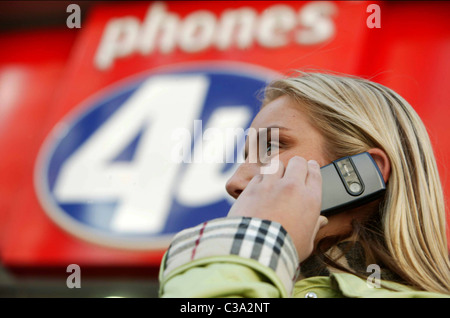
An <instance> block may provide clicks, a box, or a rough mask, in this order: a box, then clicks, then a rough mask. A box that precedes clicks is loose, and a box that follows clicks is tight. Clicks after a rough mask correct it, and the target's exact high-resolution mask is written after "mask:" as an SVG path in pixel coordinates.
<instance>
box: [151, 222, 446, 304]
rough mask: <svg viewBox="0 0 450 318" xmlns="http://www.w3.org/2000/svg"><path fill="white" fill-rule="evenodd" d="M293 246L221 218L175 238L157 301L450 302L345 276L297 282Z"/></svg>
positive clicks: (268, 229) (263, 229)
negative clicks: (365, 299)
mask: <svg viewBox="0 0 450 318" xmlns="http://www.w3.org/2000/svg"><path fill="white" fill-rule="evenodd" d="M299 273H300V268H299V266H298V258H297V252H296V250H295V247H294V245H293V243H292V241H291V239H290V237H289V235H287V233H286V231H285V230H284V229H283V228H282V227H281V225H280V224H278V223H276V222H270V221H266V220H260V219H256V218H223V219H217V220H213V221H209V222H205V223H203V224H200V225H199V226H196V227H194V228H191V229H187V230H184V231H182V232H180V233H179V234H177V235H176V236H175V238H174V240H173V241H172V244H171V246H170V247H169V249H168V251H167V252H166V254H165V256H164V259H163V261H162V264H161V268H160V275H159V280H160V291H159V293H160V297H171V298H175V297H186V298H194V297H199V298H206V297H208V298H209V297H248V298H278V297H301V298H304V297H318V298H337V297H352V298H353V297H370V298H375V297H382V298H391V297H401V298H410V297H449V295H443V294H437V293H429V292H424V291H417V290H414V289H413V288H411V287H408V286H405V285H401V284H398V283H394V282H389V281H382V282H381V284H379V285H374V284H373V283H372V282H368V281H366V280H365V279H362V278H360V277H358V276H355V275H352V274H348V273H331V274H330V275H329V276H315V277H310V278H304V279H301V280H298V279H297V278H298V276H299Z"/></svg>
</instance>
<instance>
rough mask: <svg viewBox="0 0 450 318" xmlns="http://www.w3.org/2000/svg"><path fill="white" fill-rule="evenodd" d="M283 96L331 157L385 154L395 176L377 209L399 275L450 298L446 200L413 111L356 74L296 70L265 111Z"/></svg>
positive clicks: (270, 96) (269, 93) (276, 88)
mask: <svg viewBox="0 0 450 318" xmlns="http://www.w3.org/2000/svg"><path fill="white" fill-rule="evenodd" d="M282 95H287V96H290V97H291V98H293V99H294V100H295V101H297V102H298V104H299V105H302V107H306V110H307V113H308V114H309V115H310V119H311V122H312V123H313V124H314V125H315V126H316V127H317V128H318V129H319V130H320V131H321V132H322V134H323V136H324V137H325V138H324V139H325V140H326V143H327V145H326V147H325V149H326V151H327V156H328V158H332V160H334V159H337V158H340V157H344V156H349V155H354V154H357V153H360V152H364V151H367V150H368V149H370V148H380V149H382V150H384V152H385V153H386V154H387V156H388V158H389V160H390V164H391V174H390V177H389V180H388V183H387V189H386V194H385V196H384V199H383V202H382V203H381V204H380V213H381V214H380V220H381V231H382V233H383V239H384V242H383V245H384V246H385V247H386V249H387V251H388V254H389V255H390V257H391V258H392V261H393V262H395V264H396V266H395V267H396V271H397V273H396V274H398V275H399V276H401V277H402V278H403V279H404V280H405V281H406V282H407V283H408V284H410V285H412V286H414V287H416V288H419V289H421V290H426V291H434V292H441V293H449V290H450V262H449V257H448V246H447V238H446V233H445V231H446V215H445V204H444V195H443V191H442V186H441V182H440V178H439V173H438V170H437V166H436V160H435V157H434V154H433V149H432V146H431V142H430V139H429V137H428V133H427V131H426V129H425V127H424V125H423V123H422V121H421V119H420V118H419V116H418V115H417V113H416V112H415V111H414V109H413V108H412V107H411V106H410V105H409V104H408V102H407V101H406V100H405V99H403V98H402V97H401V96H400V95H398V94H397V93H396V92H394V91H393V90H391V89H389V88H387V87H385V86H383V85H381V84H378V83H374V82H372V81H369V80H366V79H362V78H358V77H354V76H340V75H333V74H325V73H307V72H299V76H295V77H289V78H285V79H280V80H276V81H274V82H272V83H271V84H270V85H269V86H268V87H267V88H266V90H265V97H264V98H265V99H264V101H263V106H264V105H266V104H267V103H268V102H270V101H272V100H274V99H276V98H277V97H279V96H282ZM399 272H400V273H399Z"/></svg>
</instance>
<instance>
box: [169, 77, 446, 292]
mask: <svg viewBox="0 0 450 318" xmlns="http://www.w3.org/2000/svg"><path fill="white" fill-rule="evenodd" d="M251 127H253V128H255V129H259V128H268V129H271V128H274V127H276V128H278V132H279V138H278V139H279V142H276V141H271V140H270V139H269V140H268V143H267V144H268V149H267V155H268V156H270V157H272V158H273V160H272V164H273V163H274V162H276V163H278V169H277V170H276V171H275V173H271V174H264V173H263V174H261V167H262V165H263V163H261V162H256V163H255V162H250V161H249V160H248V158H247V160H246V162H245V163H243V164H242V165H241V166H240V167H239V168H238V170H237V171H236V173H235V174H234V175H233V176H232V178H231V179H230V180H229V181H228V183H227V185H226V188H227V191H228V193H229V194H230V195H231V196H233V197H234V198H236V202H235V203H234V205H233V206H232V208H231V210H230V212H229V214H228V217H227V218H222V219H216V220H212V221H210V222H205V223H203V224H200V225H199V226H197V227H194V228H191V229H187V230H184V231H182V232H180V233H179V234H177V236H176V237H175V238H174V240H173V241H172V244H171V247H170V248H169V250H168V252H167V253H166V255H165V258H164V260H163V263H162V266H161V272H160V282H161V288H160V295H161V296H162V297H228V296H242V297H291V296H293V297H380V296H381V297H421V296H423V297H427V296H428V297H436V296H446V295H449V294H450V263H449V257H448V250H447V248H448V247H447V241H446V235H445V230H446V225H445V221H446V220H445V206H444V198H443V191H442V188H441V184H440V180H439V175H438V171H437V167H436V162H435V158H434V155H433V150H432V147H431V143H430V140H429V138H428V135H427V132H426V129H425V128H424V126H423V124H422V122H421V120H420V118H419V117H418V115H417V114H416V113H415V111H414V110H413V108H412V107H411V106H410V105H409V104H408V103H407V102H406V101H405V100H404V99H403V98H402V97H401V96H399V95H398V94H397V93H395V92H394V91H392V90H391V89H389V88H386V87H384V86H382V85H380V84H377V83H374V82H371V81H368V80H365V79H361V78H356V77H343V76H337V75H329V74H320V73H303V72H301V73H300V74H299V76H296V77H292V78H286V79H281V80H277V81H275V82H273V83H272V84H271V85H269V86H268V87H267V88H266V91H265V99H264V101H263V104H262V108H261V110H260V112H259V113H258V115H257V116H256V117H255V119H254V121H253V123H252V126H251ZM247 148H248V145H247ZM247 151H248V149H247ZM362 152H368V153H370V154H371V156H372V158H373V159H374V160H375V162H376V163H377V165H378V168H379V170H380V172H381V174H382V176H383V178H384V180H385V183H386V192H385V194H384V196H383V197H382V198H381V199H378V200H377V201H374V202H371V203H368V204H365V205H363V206H361V207H358V208H354V209H351V210H347V211H344V212H342V213H339V214H336V215H332V216H329V217H328V218H325V217H323V216H320V207H321V186H322V180H321V174H320V166H324V165H326V164H329V163H330V162H331V161H333V160H336V159H338V158H341V157H344V156H351V155H355V154H358V153H362ZM299 264H300V265H299ZM378 277H380V278H381V281H377V278H378ZM374 282H375V283H376V284H373V283H374Z"/></svg>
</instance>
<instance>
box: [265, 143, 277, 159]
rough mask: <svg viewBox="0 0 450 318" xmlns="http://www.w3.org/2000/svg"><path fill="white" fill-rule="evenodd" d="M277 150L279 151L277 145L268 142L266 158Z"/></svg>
mask: <svg viewBox="0 0 450 318" xmlns="http://www.w3.org/2000/svg"><path fill="white" fill-rule="evenodd" d="M278 149H279V145H278V144H277V143H274V142H269V143H268V144H267V149H266V154H267V155H268V156H271V155H272V154H275V153H277V152H278Z"/></svg>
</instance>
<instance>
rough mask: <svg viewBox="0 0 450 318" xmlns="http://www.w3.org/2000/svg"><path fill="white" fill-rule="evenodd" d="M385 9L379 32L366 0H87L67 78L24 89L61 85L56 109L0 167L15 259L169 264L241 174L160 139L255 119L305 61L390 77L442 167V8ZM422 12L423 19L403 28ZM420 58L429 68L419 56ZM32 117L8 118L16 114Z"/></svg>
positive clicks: (39, 109)
mask: <svg viewBox="0 0 450 318" xmlns="http://www.w3.org/2000/svg"><path fill="white" fill-rule="evenodd" d="M443 6H446V4H443ZM381 9H382V11H381V16H382V20H381V21H382V22H381V23H382V24H381V28H380V29H372V28H369V27H368V24H367V18H368V17H369V15H370V12H369V13H368V12H367V3H365V2H359V1H358V2H344V1H342V2H341V1H336V2H334V1H330V2H324V1H320V2H300V1H238V2H230V1H223V2H222V1H210V2H206V1H201V2H186V1H169V2H149V3H147V2H136V3H120V2H119V3H114V4H108V5H106V4H103V5H99V6H97V7H95V8H94V9H92V10H91V11H90V12H89V16H88V19H87V21H85V22H84V24H83V25H82V28H81V31H80V32H79V33H78V36H77V38H76V41H75V43H74V46H73V47H72V50H71V52H70V57H69V58H68V60H67V62H66V64H65V69H64V73H63V75H61V73H59V72H55V73H52V74H49V75H48V77H45V76H44V77H40V80H37V79H36V78H34V79H33V80H32V81H31V80H30V81H29V82H28V85H29V86H28V87H33V84H32V83H37V86H35V87H38V88H39V87H41V86H39V85H44V84H45V83H46V82H45V81H46V78H48V82H47V83H49V84H50V83H52V84H54V81H55V80H56V78H58V79H59V81H58V82H59V83H58V85H57V92H55V93H54V94H51V96H52V97H53V98H52V101H51V103H50V102H49V101H48V100H40V103H39V105H35V106H34V107H35V108H34V109H35V112H34V113H33V118H31V119H29V122H30V125H28V126H26V127H24V126H23V125H22V126H21V127H22V129H21V132H22V131H23V133H26V134H31V135H32V137H33V138H32V140H31V139H30V142H29V143H23V144H21V143H19V142H22V141H23V140H25V139H26V138H24V137H23V136H22V137H21V136H20V133H21V132H15V133H14V134H13V135H6V134H5V133H3V135H2V138H3V139H2V140H1V141H2V146H8V148H9V149H10V154H9V155H8V156H6V157H5V158H2V159H0V160H1V161H0V164H1V166H0V168H1V170H2V172H4V173H5V174H3V175H6V176H7V177H6V180H10V182H11V183H10V184H11V185H14V187H8V186H3V187H2V194H5V193H6V194H9V195H10V197H9V198H10V199H9V198H8V199H7V200H5V199H3V200H2V201H1V203H2V207H5V209H7V211H8V214H4V215H6V216H7V217H6V216H5V217H4V218H5V219H7V220H8V223H7V226H4V228H5V229H4V235H3V244H2V251H1V252H2V259H3V261H4V262H5V264H7V265H9V266H27V265H64V266H67V264H71V263H76V264H79V265H81V266H83V265H114V266H116V265H117V266H118V265H154V266H158V265H159V262H160V259H161V256H162V253H163V251H164V249H165V248H166V247H167V242H168V240H169V239H170V237H171V234H172V233H174V232H176V231H177V230H179V229H180V228H181V227H183V226H186V227H187V226H190V225H191V224H190V223H189V222H194V221H197V220H200V219H201V218H203V217H208V214H207V212H208V211H212V210H214V211H216V212H217V213H218V214H220V213H223V211H225V210H226V207H227V204H228V205H229V204H230V202H229V201H227V199H226V197H225V195H226V194H224V182H223V181H224V180H225V178H226V176H227V175H229V174H230V173H231V172H232V171H233V165H226V164H224V165H222V166H221V167H222V168H221V169H219V170H218V168H213V167H209V168H205V169H201V170H202V171H207V172H208V174H207V175H206V176H205V175H202V174H201V172H200V170H195V168H194V166H195V165H192V166H193V167H192V168H188V167H186V166H183V165H179V164H177V165H175V164H172V163H168V162H169V161H168V160H167V158H166V157H163V156H164V154H163V153H165V154H167V150H170V149H169V148H167V149H166V151H163V148H164V144H165V143H164V142H161V140H165V139H163V136H165V135H167V134H169V132H170V131H169V130H168V129H169V128H168V127H170V126H171V125H172V126H173V127H172V128H175V127H181V126H183V125H184V126H186V125H188V124H190V125H192V123H193V121H194V120H195V119H196V118H202V119H203V122H205V123H208V122H209V123H210V124H211V125H213V123H214V124H215V125H219V124H220V123H222V124H223V125H225V122H226V120H229V121H232V122H234V123H236V125H238V126H245V125H247V124H248V122H249V120H250V119H251V117H252V115H253V114H254V111H255V107H256V106H255V105H256V104H254V101H253V100H246V99H245V97H244V96H248V95H249V91H251V90H253V91H254V90H255V89H256V88H258V87H262V86H263V84H264V82H265V81H268V80H270V79H271V78H273V77H274V76H275V74H277V73H287V72H290V71H292V70H295V69H317V70H331V71H334V72H341V73H347V74H355V75H363V76H374V75H377V73H382V72H384V73H382V74H378V76H377V77H375V78H374V80H375V81H379V82H382V83H383V84H386V85H387V86H390V87H392V88H393V89H395V90H397V91H398V92H399V93H400V94H402V95H403V96H405V98H406V99H407V100H409V101H410V102H411V104H412V105H413V106H414V107H415V108H416V109H417V111H418V112H419V115H421V116H422V118H423V119H424V122H425V124H427V125H428V126H429V127H431V137H432V139H433V142H435V144H436V147H437V157H438V164H439V165H440V167H442V166H443V165H444V163H445V160H446V159H448V156H447V155H448V153H447V152H448V151H447V150H446V149H450V145H449V144H448V143H450V136H449V135H448V132H447V130H446V128H445V125H446V124H445V123H444V119H443V118H447V116H445V115H443V114H447V115H448V110H447V107H445V105H444V104H443V103H442V101H443V100H449V98H450V96H447V95H448V94H449V93H448V92H447V91H446V90H445V89H444V86H443V85H445V83H447V82H448V81H446V80H445V77H446V76H448V74H449V72H448V70H449V68H450V66H449V64H448V62H447V60H445V59H444V56H448V55H446V54H445V53H449V52H447V51H448V45H447V46H445V42H444V40H445V39H446V38H448V36H449V34H448V33H449V31H448V30H447V28H446V27H445V28H444V26H446V18H445V17H444V16H443V13H442V12H441V11H445V10H439V8H435V7H431V6H428V5H425V4H422V3H421V4H419V3H417V4H414V3H413V4H412V5H411V6H410V7H403V6H399V5H388V4H382V5H381ZM402 14H403V15H402ZM414 16H417V17H418V16H420V17H421V19H413V20H411V21H413V24H408V27H406V26H405V25H406V24H405V21H410V19H411V17H414ZM70 31H71V30H67V33H68V34H69V33H70ZM18 36H19V35H18ZM49 41H50V40H49ZM424 44H426V45H424ZM52 45H53V46H55V47H57V45H58V44H57V42H56V41H55V42H53V44H52ZM22 47H25V46H22ZM22 47H21V46H19V47H18V48H17V50H19V51H20V50H21V48H22ZM419 56H423V57H421V58H420V60H424V61H427V65H428V67H427V68H423V67H422V65H421V64H420V63H417V62H415V61H417V60H419ZM61 64H62V63H60V67H61ZM49 69H51V68H48V67H47V68H45V70H46V71H47V72H50V71H48V70H49ZM445 69H446V70H447V71H445ZM59 70H60V69H59ZM2 71H3V72H5V70H4V69H2ZM3 74H4V73H3ZM56 74H57V75H56ZM17 76H20V75H17ZM417 85H420V90H419V87H418V86H417ZM41 89H42V90H44V88H41ZM425 92H426V93H425ZM250 95H251V94H250ZM180 96H182V97H180ZM231 96H232V97H233V98H231ZM255 100H256V99H255ZM155 101H158V103H156V102H155ZM430 101H431V103H430ZM44 103H45V104H46V105H48V107H44V106H43V104H44ZM47 103H48V104H47ZM143 105H144V106H145V107H144V106H143ZM430 105H432V106H430ZM24 116H26V115H25V110H24V111H23V112H22V111H20V112H17V116H16V117H10V118H12V119H13V120H14V122H15V123H20V121H21V120H23V118H26V117H24ZM184 126H183V127H184ZM186 128H189V129H190V126H189V127H186ZM205 128H206V127H205ZM8 129H11V130H12V129H14V128H13V125H12V122H11V121H10V126H9V128H8ZM11 130H10V131H11ZM194 138H195V137H194ZM19 145H21V146H22V148H21V149H18V148H20V146H19ZM155 145H158V147H155ZM204 147H208V145H207V144H204ZM154 148H157V149H154ZM18 153H20V155H19V154H18ZM17 158H21V160H19V161H17V162H12V161H14V160H16V159H17ZM155 158H159V159H155ZM143 163H148V164H143ZM165 163H167V164H165ZM9 167H13V169H11V170H10V171H11V172H13V171H14V173H9V174H8V170H9ZM89 167H91V168H89ZM208 169H209V170H208ZM159 172H161V176H159V177H158V173H159ZM20 176H21V177H22V178H21V179H20V180H21V181H19V177H20ZM142 176H150V177H146V178H143V177H142ZM444 176H445V174H444ZM202 178H203V179H202ZM148 180H151V182H149V181H148ZM199 180H200V181H199ZM443 180H444V181H445V178H443ZM445 185H446V183H445V182H444V186H445ZM130 189H134V190H130ZM139 189H141V190H139ZM142 189H144V190H148V192H145V191H144V190H142ZM12 190H14V192H15V193H17V194H16V195H15V196H14V195H13V191H12ZM141 192H142V193H141ZM141 210H142V212H139V211H141ZM149 210H151V211H153V212H152V213H153V214H151V215H150V214H149V212H148V211H149ZM130 211H134V212H130ZM210 216H212V215H210ZM191 219H192V220H191Z"/></svg>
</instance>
